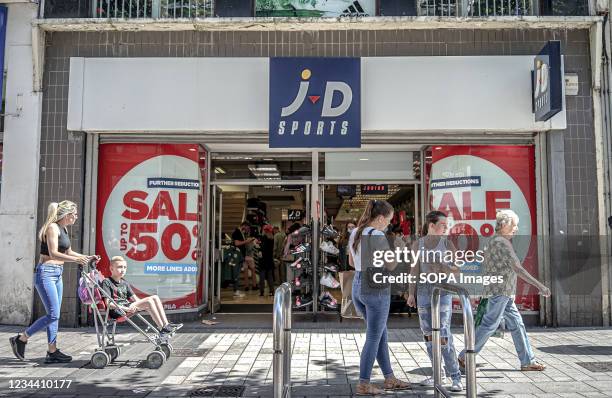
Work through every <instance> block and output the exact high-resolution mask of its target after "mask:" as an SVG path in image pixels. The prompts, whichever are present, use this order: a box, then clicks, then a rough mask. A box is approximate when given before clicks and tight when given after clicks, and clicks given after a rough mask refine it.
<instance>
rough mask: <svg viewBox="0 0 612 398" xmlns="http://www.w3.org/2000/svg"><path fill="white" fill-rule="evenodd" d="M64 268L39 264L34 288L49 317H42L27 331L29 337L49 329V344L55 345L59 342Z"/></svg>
mask: <svg viewBox="0 0 612 398" xmlns="http://www.w3.org/2000/svg"><path fill="white" fill-rule="evenodd" d="M63 270H64V267H62V266H54V265H48V264H38V265H37V266H36V272H35V274H34V286H35V287H36V291H37V292H38V295H39V296H40V300H41V301H42V303H43V305H44V306H45V311H46V312H47V315H45V316H43V317H40V318H38V319H37V320H36V322H34V323H33V324H32V325H30V327H29V328H27V329H26V331H25V332H26V334H27V335H28V337H30V336H32V335H34V334H35V333H37V332H40V331H41V330H42V329H44V328H47V342H48V343H49V344H55V342H56V341H57V327H58V324H59V318H60V309H61V306H62V292H63V291H64V283H63V282H62V272H63Z"/></svg>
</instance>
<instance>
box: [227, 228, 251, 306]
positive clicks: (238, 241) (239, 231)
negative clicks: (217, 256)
mask: <svg viewBox="0 0 612 398" xmlns="http://www.w3.org/2000/svg"><path fill="white" fill-rule="evenodd" d="M249 227H250V224H249V223H248V222H246V221H243V222H242V224H240V227H238V228H236V229H235V230H234V232H233V233H232V242H233V243H234V246H235V247H237V248H238V250H240V254H241V255H242V259H243V262H241V263H239V264H237V265H236V268H235V270H234V275H233V277H234V297H243V296H244V294H243V293H242V292H241V291H240V287H239V286H240V271H241V270H242V269H243V268H247V269H245V270H244V273H245V284H244V286H245V289H247V290H248V285H249V283H248V264H247V260H246V254H247V246H248V245H252V244H253V242H254V241H255V238H253V237H249V238H247V236H248V234H249ZM251 261H252V262H253V279H255V278H256V277H255V270H254V268H255V264H254V263H255V261H254V260H253V258H252V257H251ZM245 266H246V267H245ZM256 284H257V280H256V279H255V282H254V283H253V286H255V285H256Z"/></svg>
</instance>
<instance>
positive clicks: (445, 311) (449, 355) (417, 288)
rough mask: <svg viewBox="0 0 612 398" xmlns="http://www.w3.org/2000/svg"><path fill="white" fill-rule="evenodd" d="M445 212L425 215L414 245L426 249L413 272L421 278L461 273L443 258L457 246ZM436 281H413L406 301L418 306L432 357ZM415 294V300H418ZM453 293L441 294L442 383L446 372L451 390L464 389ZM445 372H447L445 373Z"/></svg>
mask: <svg viewBox="0 0 612 398" xmlns="http://www.w3.org/2000/svg"><path fill="white" fill-rule="evenodd" d="M447 225H448V224H447V221H446V214H444V213H443V212H441V211H431V212H429V213H428V214H427V215H426V216H425V225H423V231H422V236H421V238H419V239H418V240H417V241H416V242H414V244H413V246H412V250H413V252H415V253H416V252H417V251H418V250H420V251H421V252H422V253H425V256H424V258H425V260H426V261H417V262H416V264H414V267H412V269H411V271H410V273H411V274H412V275H414V278H415V280H416V281H417V282H418V281H419V279H420V278H419V275H420V274H421V273H424V274H449V273H453V274H455V275H458V274H459V273H460V269H459V267H457V266H456V265H454V264H453V263H452V262H445V261H444V258H448V256H446V255H445V253H446V252H447V251H451V252H455V251H456V249H455V247H454V245H453V244H452V243H451V242H450V240H448V239H446V230H447ZM432 293H433V284H431V283H410V284H409V287H408V295H407V297H406V303H407V304H408V306H409V307H417V310H418V314H419V325H420V327H421V331H422V333H423V339H424V340H425V346H426V347H427V355H429V359H430V360H431V361H433V353H432V343H431V338H432V333H433V332H432V327H431V296H432ZM415 297H416V301H415ZM452 302H453V295H452V293H450V292H447V291H444V292H442V293H441V294H440V345H441V347H442V358H444V368H443V375H442V383H443V384H446V383H448V381H447V378H446V376H449V377H450V379H451V382H452V386H451V391H455V392H458V391H462V390H463V384H461V370H460V369H459V363H458V361H457V352H456V351H455V345H454V343H453V335H452V333H451V330H450V326H451V317H452V315H453V311H452ZM444 374H446V376H445V375H444ZM433 383H434V380H433V377H429V378H427V379H425V380H424V381H423V382H422V383H421V385H424V386H432V385H433Z"/></svg>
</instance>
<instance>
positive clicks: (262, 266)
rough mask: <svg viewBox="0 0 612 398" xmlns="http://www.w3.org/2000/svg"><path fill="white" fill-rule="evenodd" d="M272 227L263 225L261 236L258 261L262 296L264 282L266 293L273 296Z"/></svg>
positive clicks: (261, 294)
mask: <svg viewBox="0 0 612 398" xmlns="http://www.w3.org/2000/svg"><path fill="white" fill-rule="evenodd" d="M273 232H274V229H273V227H272V225H270V224H266V225H264V226H263V235H262V237H261V261H260V263H259V296H260V297H263V296H264V291H265V287H266V282H268V289H269V290H268V295H269V296H274V234H273Z"/></svg>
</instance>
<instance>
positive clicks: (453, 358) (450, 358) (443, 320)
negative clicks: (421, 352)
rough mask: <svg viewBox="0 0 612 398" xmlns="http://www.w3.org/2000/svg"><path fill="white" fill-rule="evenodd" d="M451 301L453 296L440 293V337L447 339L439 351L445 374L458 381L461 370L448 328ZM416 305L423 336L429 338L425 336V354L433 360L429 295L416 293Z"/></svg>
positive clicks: (451, 313)
mask: <svg viewBox="0 0 612 398" xmlns="http://www.w3.org/2000/svg"><path fill="white" fill-rule="evenodd" d="M452 301H453V296H452V295H450V294H442V295H441V296H440V338H441V339H446V340H447V341H446V344H441V348H442V349H441V351H442V358H443V359H444V371H445V372H446V375H447V376H450V378H451V379H452V380H453V381H460V380H461V370H460V369H459V362H457V352H456V351H455V344H454V343H453V334H452V333H451V330H450V325H451V317H452V316H453V311H452ZM417 307H418V312H419V324H420V325H421V331H422V332H423V337H424V338H425V337H428V338H429V339H430V340H429V341H428V340H427V338H425V346H426V347H427V355H429V359H430V360H431V361H432V362H433V352H432V342H431V336H432V328H431V295H429V294H425V295H417Z"/></svg>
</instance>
